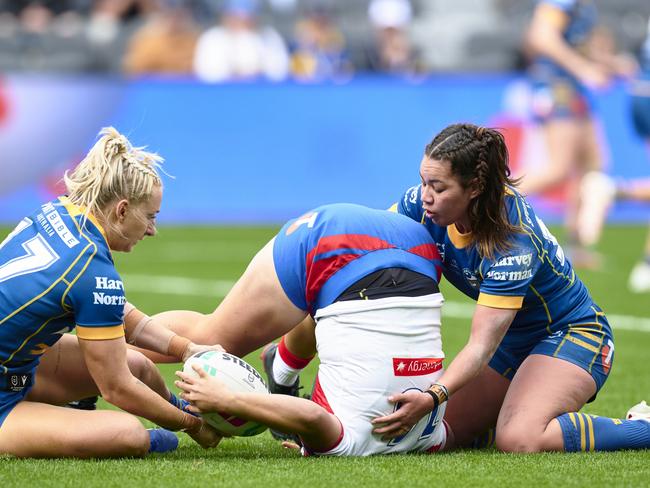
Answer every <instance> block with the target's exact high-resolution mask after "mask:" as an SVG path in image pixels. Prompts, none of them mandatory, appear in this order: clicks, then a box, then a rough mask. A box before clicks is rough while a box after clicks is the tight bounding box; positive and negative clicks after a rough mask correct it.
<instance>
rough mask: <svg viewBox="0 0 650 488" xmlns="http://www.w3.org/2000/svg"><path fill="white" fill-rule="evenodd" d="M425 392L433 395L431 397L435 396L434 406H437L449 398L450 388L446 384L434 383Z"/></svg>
mask: <svg viewBox="0 0 650 488" xmlns="http://www.w3.org/2000/svg"><path fill="white" fill-rule="evenodd" d="M425 393H427V394H428V395H431V398H433V408H437V407H438V406H439V405H440V404H441V403H444V402H446V401H447V399H448V398H449V390H447V387H446V386H445V385H441V384H440V383H434V384H433V385H431V388H429V389H428V390H427V391H425Z"/></svg>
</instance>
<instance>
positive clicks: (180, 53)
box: [123, 0, 199, 75]
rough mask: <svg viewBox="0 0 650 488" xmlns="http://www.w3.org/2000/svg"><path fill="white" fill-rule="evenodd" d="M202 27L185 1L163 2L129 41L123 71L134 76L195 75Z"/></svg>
mask: <svg viewBox="0 0 650 488" xmlns="http://www.w3.org/2000/svg"><path fill="white" fill-rule="evenodd" d="M198 37H199V27H198V26H197V25H196V23H195V22H194V19H193V18H192V12H191V10H190V9H189V7H188V5H187V3H186V1H185V0H161V1H160V6H159V8H158V10H157V11H156V12H154V13H152V14H150V15H149V17H148V19H147V21H146V22H145V24H144V25H143V26H142V27H140V29H138V30H137V31H136V32H135V33H134V35H133V37H132V38H131V39H130V41H129V44H128V47H127V50H126V54H125V57H124V63H123V67H124V72H125V73H127V74H133V75H142V74H153V73H155V74H166V75H184V74H188V75H189V74H192V60H193V58H194V50H195V49H196V42H197V40H198Z"/></svg>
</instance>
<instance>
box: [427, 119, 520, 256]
mask: <svg viewBox="0 0 650 488" xmlns="http://www.w3.org/2000/svg"><path fill="white" fill-rule="evenodd" d="M425 155H426V156H427V157H428V158H429V159H435V160H438V161H449V163H450V165H451V172H452V174H453V175H454V176H455V177H456V178H458V180H459V182H460V184H461V186H462V187H463V188H468V187H470V186H471V185H474V187H475V188H476V189H477V190H478V193H479V195H478V196H477V197H476V198H475V199H474V200H472V201H471V202H470V204H469V208H468V213H469V220H470V223H471V231H472V235H473V238H474V244H475V245H476V247H477V248H478V251H479V253H480V254H481V256H483V257H487V258H489V259H490V258H493V257H494V254H495V252H497V251H506V250H507V249H509V248H510V243H509V241H510V236H511V235H512V234H513V233H514V232H517V228H516V227H515V226H513V225H512V224H511V223H510V222H509V221H508V218H507V215H506V209H505V202H504V200H505V191H506V186H507V185H510V186H515V185H516V184H517V183H518V181H517V180H513V179H511V178H510V168H509V167H508V149H507V148H506V143H505V140H504V138H503V135H501V133H500V132H499V131H497V130H494V129H488V128H485V127H479V126H476V125H472V124H453V125H450V126H448V127H446V128H445V129H444V130H442V132H440V133H439V134H438V135H437V136H436V137H435V138H434V139H433V141H431V143H430V144H428V145H427V147H426V149H425Z"/></svg>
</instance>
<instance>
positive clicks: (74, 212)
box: [59, 196, 108, 242]
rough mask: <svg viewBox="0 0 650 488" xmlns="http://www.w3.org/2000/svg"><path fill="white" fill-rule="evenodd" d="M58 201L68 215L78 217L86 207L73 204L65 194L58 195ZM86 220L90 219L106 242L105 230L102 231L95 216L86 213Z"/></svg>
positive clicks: (102, 228)
mask: <svg viewBox="0 0 650 488" xmlns="http://www.w3.org/2000/svg"><path fill="white" fill-rule="evenodd" d="M59 201H60V202H61V203H62V204H63V206H64V207H65V208H66V210H67V211H68V213H69V214H70V217H78V216H79V215H83V214H84V212H85V211H86V209H85V208H84V207H80V206H78V205H75V204H74V203H72V202H71V201H70V199H69V198H68V197H66V196H62V197H59ZM88 220H90V221H91V222H92V223H93V224H94V225H95V227H97V229H98V230H99V232H100V234H101V235H102V237H103V238H104V240H106V241H107V242H108V240H107V239H106V231H104V227H102V225H101V224H100V223H99V221H98V220H97V217H95V216H94V215H93V214H91V213H88Z"/></svg>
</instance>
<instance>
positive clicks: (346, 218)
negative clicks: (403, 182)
mask: <svg viewBox="0 0 650 488" xmlns="http://www.w3.org/2000/svg"><path fill="white" fill-rule="evenodd" d="M423 230H424V229H423V228H422V226H421V225H418V224H417V223H415V222H413V221H412V220H411V219H408V218H405V217H404V216H401V215H399V214H395V213H392V212H387V211H384V210H375V209H370V208H367V207H362V206H359V205H353V204H334V205H325V206H322V207H318V208H316V209H314V210H312V211H311V212H308V213H306V214H305V215H303V216H301V217H298V218H297V219H294V220H291V221H289V222H287V224H285V226H284V227H283V228H282V230H281V231H280V232H279V234H278V235H277V237H276V239H275V242H274V246H273V259H274V264H275V270H276V272H277V275H278V278H279V280H280V283H281V284H282V287H283V289H284V291H285V292H286V294H287V296H288V297H289V299H290V300H291V301H292V302H293V303H294V305H296V306H297V307H298V308H300V309H302V310H306V311H309V312H310V313H315V311H316V310H318V309H320V308H323V307H326V306H327V305H329V304H331V303H332V302H333V301H334V300H336V298H337V297H338V296H339V295H340V294H341V293H342V292H343V291H345V290H346V289H347V288H348V287H349V286H350V285H352V284H354V283H355V282H357V281H359V280H360V279H361V278H363V277H364V276H366V275H368V274H370V273H373V272H375V271H378V270H380V269H385V268H393V267H397V268H406V269H409V270H412V271H415V272H418V273H421V274H423V275H426V276H429V277H431V278H432V279H434V280H436V282H437V281H438V280H439V278H440V265H441V260H440V255H439V253H438V249H437V247H436V245H435V243H434V241H433V239H432V238H431V236H430V235H429V233H428V232H426V231H424V232H423Z"/></svg>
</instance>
